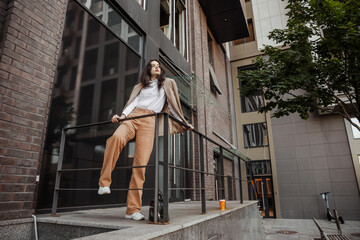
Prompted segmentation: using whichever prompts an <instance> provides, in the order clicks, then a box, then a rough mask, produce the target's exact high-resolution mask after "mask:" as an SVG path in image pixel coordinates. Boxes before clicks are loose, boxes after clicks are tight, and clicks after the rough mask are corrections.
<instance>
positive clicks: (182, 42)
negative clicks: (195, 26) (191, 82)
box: [159, 0, 189, 59]
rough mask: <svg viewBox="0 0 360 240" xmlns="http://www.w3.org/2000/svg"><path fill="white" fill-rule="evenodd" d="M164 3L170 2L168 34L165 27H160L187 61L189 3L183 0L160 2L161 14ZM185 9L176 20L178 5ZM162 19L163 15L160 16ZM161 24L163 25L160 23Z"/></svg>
mask: <svg viewBox="0 0 360 240" xmlns="http://www.w3.org/2000/svg"><path fill="white" fill-rule="evenodd" d="M162 1H168V3H169V24H168V26H169V32H168V33H166V32H165V30H163V29H162V28H163V27H164V26H167V25H164V26H161V25H160V26H159V27H160V29H161V31H162V32H163V33H164V35H165V36H166V37H167V38H168V39H169V40H170V41H171V43H172V44H173V45H174V46H175V47H176V49H178V51H179V52H180V54H181V55H182V56H184V58H185V59H188V55H189V54H188V51H189V49H188V44H187V43H188V34H187V30H188V29H187V16H188V15H187V2H186V1H183V0H160V13H161V11H162V10H161V7H162ZM178 4H180V6H181V7H182V8H183V10H182V11H181V12H180V14H179V18H180V20H179V19H176V8H177V5H178ZM160 18H161V14H160ZM177 21H178V22H179V26H178V28H176V23H177ZM160 22H161V21H160ZM160 24H161V23H160ZM177 30H178V31H179V37H178V38H179V42H178V43H177V41H178V40H177V37H176V33H177Z"/></svg>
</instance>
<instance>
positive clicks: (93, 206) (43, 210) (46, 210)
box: [36, 203, 126, 213]
mask: <svg viewBox="0 0 360 240" xmlns="http://www.w3.org/2000/svg"><path fill="white" fill-rule="evenodd" d="M123 206H126V203H117V204H101V205H86V206H74V207H57V208H56V209H57V210H67V209H69V210H71V209H93V208H103V207H109V208H110V207H123ZM48 211H51V208H41V209H36V212H39V213H43V212H44V213H45V212H48Z"/></svg>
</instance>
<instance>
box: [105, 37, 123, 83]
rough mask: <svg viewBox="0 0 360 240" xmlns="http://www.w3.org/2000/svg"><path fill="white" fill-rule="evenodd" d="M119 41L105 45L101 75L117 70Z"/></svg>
mask: <svg viewBox="0 0 360 240" xmlns="http://www.w3.org/2000/svg"><path fill="white" fill-rule="evenodd" d="M119 45H120V44H119V43H118V42H115V43H111V44H108V45H106V46H105V53H104V61H103V62H104V63H103V76H106V75H113V74H115V73H117V72H118V67H119V53H120V51H119Z"/></svg>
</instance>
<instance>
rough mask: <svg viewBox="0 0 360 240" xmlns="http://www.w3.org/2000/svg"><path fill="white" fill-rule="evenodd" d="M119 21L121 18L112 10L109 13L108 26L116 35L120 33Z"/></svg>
mask: <svg viewBox="0 0 360 240" xmlns="http://www.w3.org/2000/svg"><path fill="white" fill-rule="evenodd" d="M121 22H122V18H121V16H120V15H119V14H118V13H117V12H115V11H112V12H110V13H109V21H108V26H109V27H110V29H111V30H113V32H114V33H115V34H116V35H118V36H120V35H121Z"/></svg>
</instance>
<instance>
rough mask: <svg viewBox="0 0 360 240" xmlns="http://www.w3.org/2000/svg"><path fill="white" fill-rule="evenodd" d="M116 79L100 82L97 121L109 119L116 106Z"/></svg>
mask: <svg viewBox="0 0 360 240" xmlns="http://www.w3.org/2000/svg"><path fill="white" fill-rule="evenodd" d="M116 81H117V79H111V80H108V81H105V82H103V83H102V84H101V96H100V102H101V106H100V111H99V121H100V122H101V121H106V120H109V119H110V118H111V117H112V116H113V115H114V114H115V107H116Z"/></svg>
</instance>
